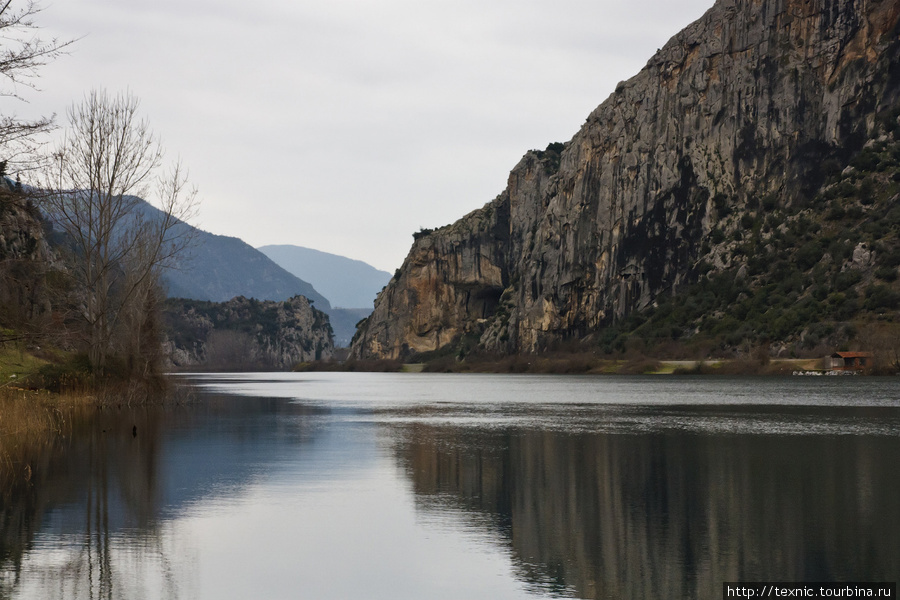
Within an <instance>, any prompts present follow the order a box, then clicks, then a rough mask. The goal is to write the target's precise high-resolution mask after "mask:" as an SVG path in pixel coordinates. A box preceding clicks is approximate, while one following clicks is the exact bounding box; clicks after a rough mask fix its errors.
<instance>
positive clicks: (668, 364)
mask: <svg viewBox="0 0 900 600" xmlns="http://www.w3.org/2000/svg"><path fill="white" fill-rule="evenodd" d="M820 369H821V359H818V358H786V359H778V358H776V359H768V360H760V359H750V358H746V359H710V360H681V359H679V360H665V359H655V358H649V357H644V356H641V357H636V358H619V359H610V358H600V357H598V356H597V355H595V354H591V353H587V352H585V353H552V354H544V355H514V356H503V357H475V358H472V357H469V358H466V359H464V360H457V359H456V358H455V357H446V356H445V357H441V358H438V359H435V360H431V361H426V362H410V363H403V362H401V361H396V360H367V361H352V360H350V361H346V362H338V361H318V362H311V363H302V364H300V365H297V367H296V368H295V369H294V370H295V371H368V372H406V373H536V374H579V373H581V374H597V375H772V376H774V375H791V374H793V373H794V372H796V371H810V372H813V371H818V370H820Z"/></svg>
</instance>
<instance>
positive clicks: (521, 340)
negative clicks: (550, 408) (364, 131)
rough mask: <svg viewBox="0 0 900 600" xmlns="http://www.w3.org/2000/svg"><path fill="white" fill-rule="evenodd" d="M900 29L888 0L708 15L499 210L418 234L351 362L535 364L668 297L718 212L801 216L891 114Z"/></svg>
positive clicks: (524, 172) (513, 190)
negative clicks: (487, 359)
mask: <svg viewBox="0 0 900 600" xmlns="http://www.w3.org/2000/svg"><path fill="white" fill-rule="evenodd" d="M898 19H900V3H898V2H896V1H895V0H721V1H719V2H717V3H716V5H715V6H714V7H713V8H711V9H710V10H709V11H708V12H707V13H706V14H705V15H704V16H703V17H702V18H701V19H699V20H698V21H697V22H695V23H693V24H692V25H690V26H689V27H688V28H686V29H685V30H684V31H682V32H680V33H679V34H678V35H676V36H675V37H674V38H672V40H671V41H669V43H667V44H666V46H665V47H664V48H662V49H661V50H660V51H659V52H658V53H657V54H656V55H655V56H654V57H652V58H651V59H650V61H649V62H648V63H647V66H646V67H645V68H644V69H643V70H642V71H641V72H640V73H639V74H637V75H636V76H635V77H633V78H632V79H630V80H629V81H627V82H623V83H620V84H619V86H617V89H616V91H615V93H613V94H612V95H611V96H610V97H609V99H607V100H606V101H605V102H604V103H603V104H601V105H600V106H599V107H598V108H597V109H595V110H594V111H593V112H592V113H591V114H590V115H589V116H588V118H587V121H586V122H585V124H584V125H583V127H582V128H581V130H580V131H579V132H578V133H577V134H576V135H575V137H573V138H572V140H570V141H569V142H568V143H567V144H565V147H564V148H563V149H562V150H561V152H558V150H559V149H558V148H552V147H551V148H548V150H547V151H545V152H529V153H528V154H526V155H525V157H524V158H523V159H522V161H521V162H520V163H519V164H518V165H517V166H516V167H515V168H514V169H513V171H512V172H511V174H510V177H509V182H508V186H507V188H506V190H504V191H503V193H501V194H500V196H498V197H497V199H495V200H494V201H493V202H491V203H489V204H487V205H486V206H485V207H484V208H483V209H481V210H478V211H475V212H473V213H471V214H469V215H467V216H466V217H463V218H462V219H461V220H460V221H458V222H456V223H454V224H453V225H450V226H447V227H444V228H441V229H439V230H437V231H435V232H433V233H431V234H429V235H425V236H421V237H419V239H417V240H416V242H415V243H414V244H413V247H412V249H411V251H410V254H409V256H408V257H407V259H406V261H405V263H404V265H403V267H402V268H401V270H400V273H399V276H398V277H395V278H394V279H393V280H392V281H391V282H390V284H389V285H388V286H387V288H386V289H385V290H384V291H383V292H382V293H381V295H380V296H379V297H378V299H377V300H376V305H375V311H374V313H373V314H372V316H371V317H370V318H369V319H368V320H367V322H366V323H365V324H364V325H363V326H362V327H361V328H360V330H359V332H358V334H357V337H356V340H355V342H354V345H353V353H354V355H356V356H361V357H364V356H365V357H390V358H397V357H402V356H403V355H405V354H409V353H412V352H422V351H429V350H436V349H438V348H440V347H442V346H444V345H446V344H448V343H450V342H451V341H453V340H454V339H457V340H458V339H459V338H460V336H469V337H470V338H477V339H478V343H479V344H480V345H481V347H484V348H487V349H491V350H498V351H503V352H517V351H536V350H538V349H540V348H541V347H543V346H544V345H546V344H548V343H552V342H554V341H558V340H562V339H569V338H583V337H585V336H588V335H590V334H591V333H593V332H596V331H598V330H599V329H601V328H602V327H603V326H605V325H607V324H609V323H610V322H612V321H613V320H615V319H617V318H620V317H622V316H624V315H626V314H628V313H629V312H631V311H633V310H636V309H641V308H644V307H646V306H648V305H650V304H651V303H653V302H654V301H655V299H656V298H657V297H659V296H660V295H662V294H671V293H673V292H677V290H678V288H679V286H683V285H685V284H687V283H688V282H689V281H690V280H691V278H692V277H693V272H692V269H693V268H694V267H695V265H696V263H697V261H698V260H699V259H700V258H702V257H703V256H704V255H705V253H708V252H709V249H708V248H707V249H705V250H704V247H703V246H704V242H705V241H708V236H709V234H710V231H711V230H712V229H713V228H715V227H717V226H718V225H719V224H720V220H721V217H722V213H723V207H727V211H728V212H732V213H734V212H737V213H739V212H740V211H744V210H748V209H750V208H751V207H752V208H753V209H754V210H756V209H757V208H758V207H759V206H760V205H761V202H762V199H763V198H770V199H771V201H772V202H774V203H775V204H776V205H777V206H782V207H783V206H791V205H794V204H796V203H800V202H803V200H804V199H805V198H807V197H809V196H811V195H812V194H814V193H815V192H816V191H817V190H818V189H819V187H820V186H821V184H822V182H823V179H824V172H823V168H824V165H825V164H827V163H828V162H832V163H836V164H846V163H847V161H848V160H849V158H850V157H851V156H852V154H853V153H854V152H856V151H858V150H859V149H860V148H862V145H863V144H864V143H865V142H866V140H867V139H868V138H869V136H870V135H871V134H872V130H873V127H874V124H875V116H876V115H877V114H878V113H879V112H881V111H883V110H885V109H887V108H890V107H892V106H896V105H897V104H898V97H900V76H898V74H897V72H896V66H895V65H896V64H898V61H900V41H898V38H900V35H898ZM713 262H715V261H713Z"/></svg>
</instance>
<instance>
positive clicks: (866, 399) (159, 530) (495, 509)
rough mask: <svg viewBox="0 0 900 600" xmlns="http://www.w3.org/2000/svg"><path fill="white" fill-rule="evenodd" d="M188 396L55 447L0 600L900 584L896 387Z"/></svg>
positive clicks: (568, 381) (8, 551)
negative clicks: (742, 583) (763, 583)
mask: <svg viewBox="0 0 900 600" xmlns="http://www.w3.org/2000/svg"><path fill="white" fill-rule="evenodd" d="M172 379H173V381H174V383H175V384H176V385H177V386H180V387H183V388H185V389H190V390H191V391H190V392H188V393H184V392H182V393H180V394H179V396H178V397H179V401H178V402H177V403H170V404H166V405H163V406H138V407H133V406H132V407H128V406H108V407H104V409H103V410H93V411H90V412H89V414H81V415H79V416H76V417H73V419H75V421H76V422H73V423H72V427H71V432H70V433H68V434H67V435H65V436H63V437H62V438H60V439H58V440H54V441H52V442H48V443H47V444H44V445H40V446H39V447H36V449H35V450H34V456H33V457H32V459H31V464H32V465H33V468H32V470H31V474H30V477H29V479H28V481H26V482H21V483H20V484H17V485H15V486H13V487H11V488H10V489H8V490H5V491H4V495H3V496H0V497H2V498H3V505H2V506H0V519H2V520H0V598H15V599H32V598H33V599H50V598H60V599H63V598H65V599H72V598H86V599H90V598H129V599H140V598H148V599H150V598H172V599H175V598H184V599H195V598H200V599H207V598H208V599H222V598H236V599H243V598H266V599H281V598H283V599H297V598H311V599H347V598H367V599H378V598H384V599H392V600H396V599H401V600H402V599H426V598H427V599H442V598H443V599H454V600H457V599H479V598H485V599H519V598H523V599H524V598H531V599H540V598H591V599H593V598H604V599H606V598H610V599H612V598H616V599H619V598H626V599H632V598H633V599H641V598H664V599H669V598H671V599H675V598H679V599H680V598H720V597H722V584H723V582H734V581H745V582H759V581H786V582H801V581H835V582H839V581H896V580H897V576H898V573H900V543H898V540H900V515H898V507H900V501H898V499H900V477H898V468H897V465H900V378H897V377H893V378H890V377H884V378H875V377H868V378H865V377H815V378H812V377H793V378H759V377H757V378H731V377H716V376H702V377H689V376H686V377H675V376H656V377H616V376H555V375H554V376H542V375H461V374H452V375H438V374H411V373H410V374H394V373H290V374H286V373H260V374H244V373H242V374H208V375H190V376H181V375H180V376H172ZM0 468H3V465H0Z"/></svg>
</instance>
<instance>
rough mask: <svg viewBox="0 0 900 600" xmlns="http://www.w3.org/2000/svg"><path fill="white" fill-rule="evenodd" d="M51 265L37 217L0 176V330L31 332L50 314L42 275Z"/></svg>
mask: <svg viewBox="0 0 900 600" xmlns="http://www.w3.org/2000/svg"><path fill="white" fill-rule="evenodd" d="M51 262H52V253H51V251H50V249H49V246H48V245H47V241H46V239H45V236H44V230H43V224H42V221H41V216H40V213H39V212H38V210H37V209H36V208H35V207H34V205H33V204H32V203H31V201H30V200H29V199H28V198H27V197H26V196H25V195H23V194H22V192H21V190H20V189H19V187H18V186H17V185H16V184H15V183H13V182H12V181H10V180H9V179H7V178H6V177H4V176H0V326H3V327H15V328H17V329H20V328H25V329H30V328H32V326H37V322H38V321H40V320H41V319H43V318H45V317H46V316H47V315H48V314H49V312H50V303H49V299H48V296H47V294H46V290H45V287H46V286H45V282H44V279H43V272H44V271H45V270H46V269H47V267H48V266H49V265H50V263H51Z"/></svg>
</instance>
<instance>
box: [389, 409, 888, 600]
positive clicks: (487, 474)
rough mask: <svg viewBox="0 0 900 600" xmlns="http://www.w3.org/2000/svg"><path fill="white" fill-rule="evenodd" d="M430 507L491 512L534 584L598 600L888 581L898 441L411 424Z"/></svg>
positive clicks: (409, 445) (412, 449)
mask: <svg viewBox="0 0 900 600" xmlns="http://www.w3.org/2000/svg"><path fill="white" fill-rule="evenodd" d="M401 439H403V440H404V441H403V442H401V443H399V444H398V446H397V454H398V458H399V460H400V461H401V463H402V464H404V466H405V467H406V469H407V471H408V474H409V477H410V479H411V480H412V483H413V486H414V489H415V492H416V495H417V497H418V503H419V506H420V508H422V509H423V510H432V509H438V510H440V508H439V507H440V505H441V504H443V503H446V502H447V501H448V499H451V498H452V499H453V500H450V501H452V502H454V503H455V504H457V505H459V506H461V507H463V508H464V509H465V510H467V511H470V512H474V513H479V514H482V515H483V514H487V515H488V519H485V518H484V517H483V516H482V517H479V518H477V519H475V522H478V523H485V522H486V521H487V522H489V523H492V524H493V526H494V529H495V531H496V532H497V535H498V536H499V537H502V538H503V539H505V540H506V541H507V543H508V544H509V545H510V547H511V549H512V551H513V554H514V556H515V557H516V562H517V563H518V568H519V569H520V571H521V573H522V575H523V577H525V578H527V580H529V581H531V582H533V584H534V585H536V586H538V587H541V588H542V589H544V590H547V591H552V590H554V589H555V590H557V591H559V592H563V590H568V593H566V592H563V593H566V595H568V594H574V595H575V596H577V597H582V598H713V597H719V595H720V594H721V590H722V587H721V586H722V583H723V582H725V581H765V580H769V581H773V580H774V581H887V580H892V578H893V577H894V576H895V575H896V573H897V572H898V569H900V549H898V546H897V544H896V540H897V539H898V535H900V517H898V514H897V510H896V507H897V500H896V499H897V497H898V492H900V482H898V479H897V477H896V473H895V469H894V467H893V466H890V465H896V464H898V461H900V444H898V440H897V438H894V437H858V436H845V437H825V436H796V437H776V436H704V435H689V434H654V435H641V436H636V435H610V434H600V435H596V434H576V435H573V434H567V433H563V432H546V431H545V432H537V431H516V432H508V431H507V432H505V433H498V432H488V431H473V430H468V431H462V430H457V429H453V428H449V427H440V426H433V425H422V424H417V425H409V426H407V427H406V428H405V429H404V431H403V435H402V436H401Z"/></svg>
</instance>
